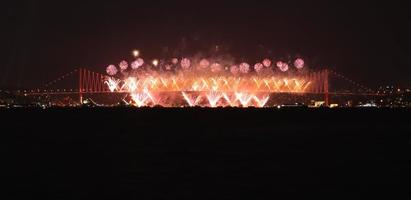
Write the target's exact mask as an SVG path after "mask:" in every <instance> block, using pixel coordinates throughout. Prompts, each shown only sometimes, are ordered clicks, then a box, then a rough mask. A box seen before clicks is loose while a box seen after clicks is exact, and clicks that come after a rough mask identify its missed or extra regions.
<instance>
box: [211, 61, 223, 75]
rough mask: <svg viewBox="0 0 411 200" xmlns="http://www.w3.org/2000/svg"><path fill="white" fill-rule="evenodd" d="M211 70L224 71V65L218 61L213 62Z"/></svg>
mask: <svg viewBox="0 0 411 200" xmlns="http://www.w3.org/2000/svg"><path fill="white" fill-rule="evenodd" d="M210 68H211V72H214V73H217V72H221V71H222V67H221V65H220V64H218V63H213V64H212V65H211V66H210Z"/></svg>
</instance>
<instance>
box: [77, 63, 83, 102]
mask: <svg viewBox="0 0 411 200" xmlns="http://www.w3.org/2000/svg"><path fill="white" fill-rule="evenodd" d="M78 71H79V84H78V85H79V88H78V95H79V101H80V102H79V103H80V104H83V69H82V68H79V70H78Z"/></svg>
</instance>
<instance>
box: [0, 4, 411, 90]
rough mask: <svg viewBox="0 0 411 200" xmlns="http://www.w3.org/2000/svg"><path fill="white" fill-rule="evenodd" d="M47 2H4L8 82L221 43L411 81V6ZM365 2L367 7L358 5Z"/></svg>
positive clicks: (380, 79)
mask: <svg viewBox="0 0 411 200" xmlns="http://www.w3.org/2000/svg"><path fill="white" fill-rule="evenodd" d="M149 2H150V3H148V2H144V1H128V2H126V1H119V0H117V1H110V3H107V2H106V1H78V2H76V1H48V0H41V1H40V0H37V1H36V0H31V1H30V0H27V1H18V2H17V1H8V2H6V3H4V2H3V3H2V5H1V7H2V8H1V13H2V15H4V17H1V21H2V22H1V27H2V31H1V33H0V36H1V37H0V38H1V41H2V42H1V46H2V50H1V51H2V54H1V55H2V57H3V59H2V64H1V67H0V86H3V87H4V86H9V87H27V88H35V87H37V86H39V85H41V84H43V83H45V82H47V81H49V80H51V79H54V78H56V77H58V76H59V75H62V74H64V73H66V72H69V71H71V70H73V69H74V68H77V67H86V68H88V69H91V70H93V71H96V72H101V73H104V70H105V67H106V66H107V65H109V64H117V63H119V62H120V61H121V60H123V59H126V60H131V58H132V57H131V51H132V50H133V49H135V48H137V49H139V50H140V51H141V52H142V55H143V57H145V58H147V59H152V58H155V57H160V56H161V55H164V54H165V53H164V52H165V49H167V48H166V47H168V49H169V52H173V51H175V50H178V48H179V47H181V44H182V41H183V40H185V41H186V44H187V46H188V47H187V48H188V49H189V50H188V51H192V52H189V53H196V52H194V51H204V50H205V49H207V48H209V47H211V46H212V45H220V46H222V47H223V49H225V50H226V51H227V52H230V54H232V55H233V56H235V57H238V58H247V59H248V61H249V62H254V61H255V60H256V59H260V58H263V57H264V56H266V55H273V57H276V58H287V57H289V56H291V57H295V56H302V57H304V58H305V60H306V62H307V63H308V65H310V67H311V68H313V69H320V68H325V67H327V68H331V69H334V70H336V71H338V72H340V73H341V74H345V75H347V76H348V77H350V78H351V79H354V80H356V81H358V82H360V83H363V84H364V85H367V86H370V87H376V86H379V85H384V84H394V85H400V86H409V85H411V78H410V75H411V69H410V68H411V47H410V45H411V39H410V37H411V31H410V29H409V28H408V27H409V26H410V24H411V23H410V22H411V21H410V19H411V12H410V10H411V9H410V7H409V6H407V5H405V4H404V5H402V4H395V3H393V1H390V3H391V5H386V4H381V3H376V2H374V1H370V2H368V3H367V2H364V1H358V2H356V3H348V2H347V1H344V2H345V3H336V2H330V1H323V2H320V1H316V3H313V2H312V1H306V2H304V3H303V2H301V1H285V0H284V1H272V2H270V3H268V2H260V3H256V2H255V1H245V2H244V3H234V1H227V2H224V3H222V2H218V1H216V2H213V1H202V2H201V1H170V2H163V1H149ZM359 2H360V3H359Z"/></svg>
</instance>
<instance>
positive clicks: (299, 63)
mask: <svg viewBox="0 0 411 200" xmlns="http://www.w3.org/2000/svg"><path fill="white" fill-rule="evenodd" d="M304 64H305V63H304V60H303V59H301V58H297V59H296V60H295V61H294V66H295V67H296V68H297V69H302V68H304Z"/></svg>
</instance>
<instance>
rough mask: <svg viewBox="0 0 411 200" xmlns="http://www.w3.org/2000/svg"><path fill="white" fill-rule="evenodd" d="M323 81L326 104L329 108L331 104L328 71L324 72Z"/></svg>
mask: <svg viewBox="0 0 411 200" xmlns="http://www.w3.org/2000/svg"><path fill="white" fill-rule="evenodd" d="M323 79H324V81H323V83H324V102H325V105H326V106H329V105H330V102H329V88H328V86H329V85H328V69H325V70H324V71H323Z"/></svg>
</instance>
